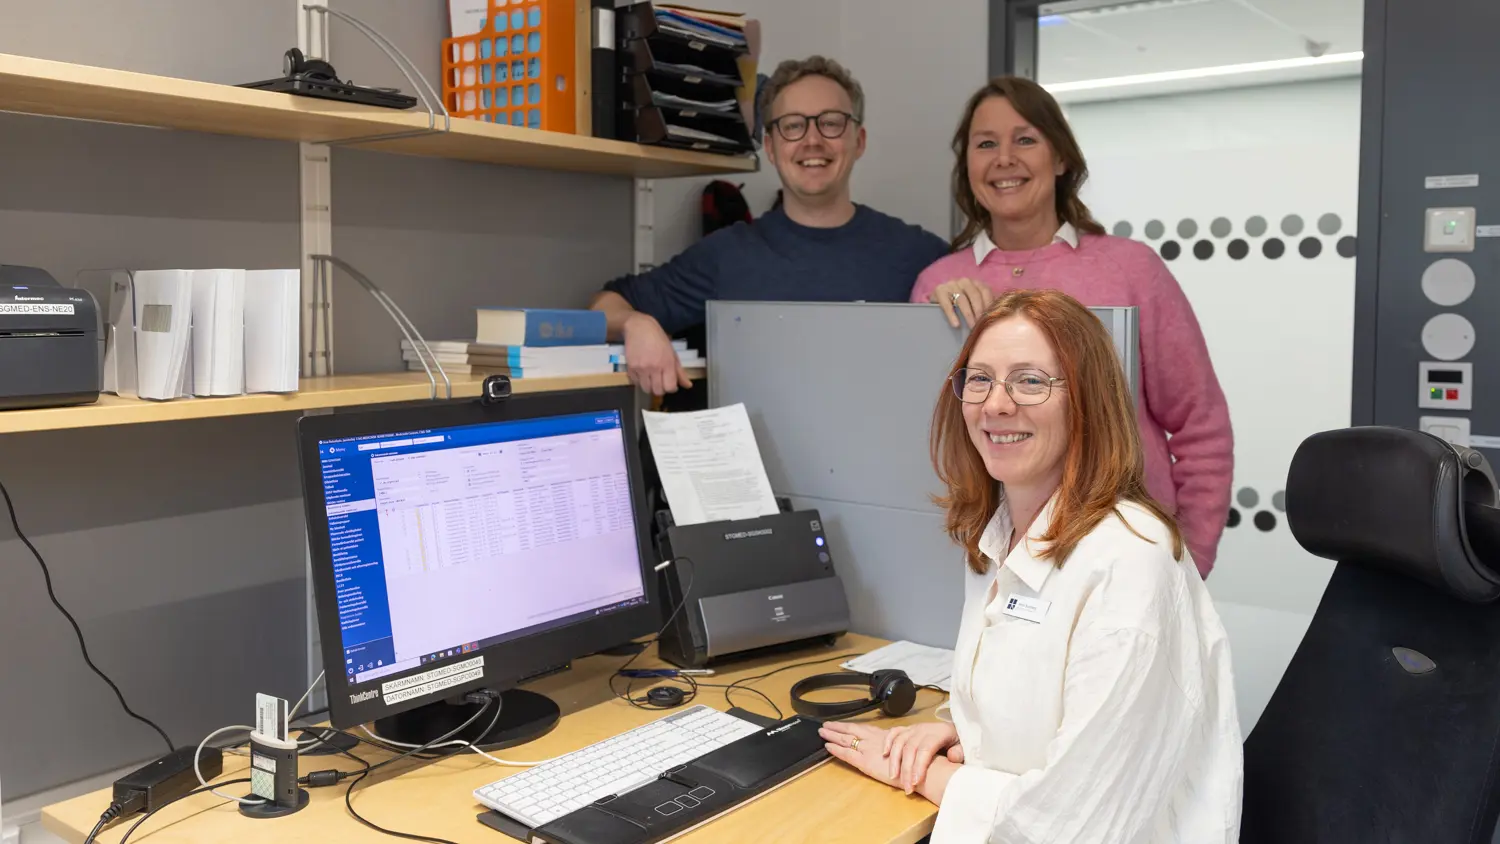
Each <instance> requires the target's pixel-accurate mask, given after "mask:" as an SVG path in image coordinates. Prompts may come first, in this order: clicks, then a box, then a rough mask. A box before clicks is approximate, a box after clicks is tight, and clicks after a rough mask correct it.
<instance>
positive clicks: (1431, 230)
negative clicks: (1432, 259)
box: [1422, 208, 1474, 252]
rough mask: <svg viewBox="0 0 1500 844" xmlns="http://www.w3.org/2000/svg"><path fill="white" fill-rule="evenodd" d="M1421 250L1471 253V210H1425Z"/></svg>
mask: <svg viewBox="0 0 1500 844" xmlns="http://www.w3.org/2000/svg"><path fill="white" fill-rule="evenodd" d="M1422 235H1423V236H1422V248H1423V249H1424V250H1426V251H1428V252H1473V251H1474V209H1473V208H1429V209H1427V214H1426V221H1425V225H1424V231H1423V233H1422Z"/></svg>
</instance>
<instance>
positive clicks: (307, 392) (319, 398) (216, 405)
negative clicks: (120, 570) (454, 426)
mask: <svg viewBox="0 0 1500 844" xmlns="http://www.w3.org/2000/svg"><path fill="white" fill-rule="evenodd" d="M688 375H689V376H690V377H692V378H693V379H695V380H696V379H698V378H701V377H703V370H689V371H688ZM449 377H450V378H451V379H452V381H453V397H454V398H455V399H459V398H475V397H477V396H478V395H479V388H480V386H481V385H482V384H483V383H484V377H483V376H476V375H458V376H449ZM628 383H630V382H629V380H628V379H627V378H626V376H625V373H623V372H621V373H616V374H612V375H581V376H576V377H571V378H521V379H517V380H515V381H512V382H511V391H512V393H514V394H517V395H520V394H524V393H544V392H557V391H561V390H584V389H592V388H595V387H618V386H623V385H625V384H628ZM430 395H431V393H430V388H429V386H428V381H427V376H426V375H424V374H422V373H420V372H400V373H393V374H388V375H386V374H382V375H334V376H331V377H327V378H308V379H304V380H303V381H302V388H301V390H299V391H298V392H295V393H257V394H255V395H247V396H224V397H220V398H192V399H177V400H175V401H165V402H158V401H142V400H140V399H122V398H120V397H118V396H113V395H108V394H104V395H100V396H99V401H98V402H96V403H94V404H86V405H79V406H77V407H49V408H42V409H39V410H6V411H0V434H18V433H23V432H27V431H54V430H59V429H65V428H97V427H103V426H106V425H136V424H141V423H146V422H173V421H179V420H184V419H211V418H216V417H221V416H247V415H253V414H258V413H285V412H288V411H302V410H321V409H324V408H333V407H352V406H356V405H371V404H387V403H392V402H414V401H423V400H426V399H427V398H428V397H429V396H430ZM438 395H439V396H442V395H444V392H443V389H442V387H441V386H440V387H439V388H438Z"/></svg>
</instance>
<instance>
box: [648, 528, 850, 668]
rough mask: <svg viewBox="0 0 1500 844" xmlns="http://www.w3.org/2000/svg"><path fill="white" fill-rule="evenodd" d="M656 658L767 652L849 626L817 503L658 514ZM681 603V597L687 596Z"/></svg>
mask: <svg viewBox="0 0 1500 844" xmlns="http://www.w3.org/2000/svg"><path fill="white" fill-rule="evenodd" d="M657 545H658V550H659V551H660V552H661V555H662V557H661V558H662V559H663V560H671V561H672V564H671V565H669V566H667V567H666V568H665V569H663V570H662V572H661V576H660V577H661V586H662V590H661V592H662V596H663V621H665V620H666V616H667V615H670V614H671V613H672V612H673V611H674V610H677V608H678V607H679V606H681V607H682V609H681V611H680V612H677V613H676V615H675V616H673V617H672V620H671V624H670V625H668V626H667V627H666V628H665V630H664V631H663V632H662V635H661V639H660V641H659V642H658V643H657V651H658V653H659V654H660V656H661V658H662V659H664V660H666V661H668V662H671V663H673V664H674V665H678V666H680V667H683V668H702V667H704V666H710V665H716V664H719V663H722V662H725V661H728V660H731V659H739V658H745V657H750V656H755V655H759V654H763V653H768V652H776V651H784V650H791V649H796V648H802V647H810V646H815V645H827V644H832V643H833V641H834V640H835V639H837V638H838V636H840V635H841V634H843V633H846V632H848V630H849V601H848V598H847V597H846V596H845V594H844V584H843V581H842V580H840V579H839V576H838V574H837V573H835V572H834V568H833V555H832V552H830V551H829V548H828V537H827V535H826V534H825V533H824V531H823V521H822V517H821V516H819V515H818V511H817V510H799V511H795V512H782V513H777V514H776V515H773V516H760V517H757V518H752V519H735V520H732V521H720V522H706V523H704V524H697V525H674V524H672V521H671V515H670V514H669V513H668V512H667V511H662V512H659V513H658V514H657ZM684 598H685V599H686V601H687V603H686V605H685V606H684V605H683V603H682V602H683V600H684Z"/></svg>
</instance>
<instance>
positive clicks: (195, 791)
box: [120, 777, 250, 844]
mask: <svg viewBox="0 0 1500 844" xmlns="http://www.w3.org/2000/svg"><path fill="white" fill-rule="evenodd" d="M249 781H250V778H249V777H245V778H243V779H237V780H226V781H224V782H216V783H214V784H213V785H205V786H203V787H202V788H195V789H193V790H192V791H189V792H188V793H187V794H184V795H182V797H178V798H176V799H173V800H168V801H167V802H165V803H163V804H161V805H160V806H157V807H156V808H154V809H152V810H150V811H148V812H147V813H146V814H144V815H141V818H140V820H138V821H136V822H135V823H133V824H131V825H130V829H127V830H125V834H124V835H122V836H120V844H125V842H126V841H129V840H130V836H131V834H133V833H134V832H135V831H136V829H137V828H139V827H140V825H141V824H143V823H145V822H146V819H147V818H149V817H151V816H152V815H154V814H156V813H157V812H160V811H161V810H162V809H165V808H167V807H168V806H170V805H172V804H173V803H176V802H177V801H178V800H182V799H185V798H188V797H192V796H193V795H195V794H203V793H204V792H206V791H209V790H211V789H215V788H222V787H224V786H226V785H239V784H240V783H246V782H249Z"/></svg>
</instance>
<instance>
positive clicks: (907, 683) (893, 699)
mask: <svg viewBox="0 0 1500 844" xmlns="http://www.w3.org/2000/svg"><path fill="white" fill-rule="evenodd" d="M870 697H871V698H872V699H874V700H875V701H876V702H877V703H879V704H880V711H881V712H882V713H884V714H885V715H887V716H889V717H892V718H899V717H901V716H902V715H905V714H906V713H908V712H910V711H911V708H912V707H913V706H915V705H916V703H917V686H916V684H915V683H913V682H912V681H911V678H910V677H908V676H906V672H905V671H902V670H901V669H899V668H882V669H880V670H879V671H876V672H875V673H874V674H871V675H870Z"/></svg>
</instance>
